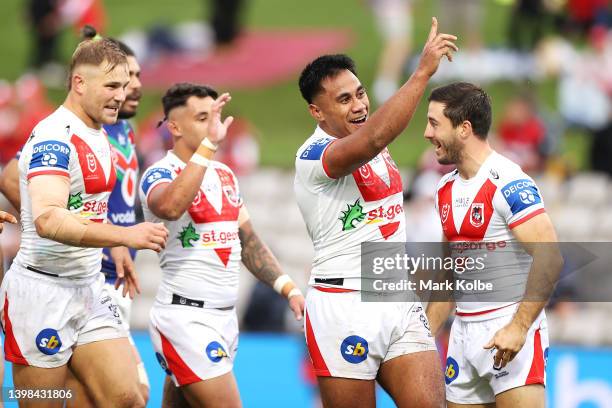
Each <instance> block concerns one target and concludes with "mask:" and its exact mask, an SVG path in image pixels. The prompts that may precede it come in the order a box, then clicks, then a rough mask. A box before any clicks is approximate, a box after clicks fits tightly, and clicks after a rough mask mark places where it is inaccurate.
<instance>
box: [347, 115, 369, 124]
mask: <svg viewBox="0 0 612 408" xmlns="http://www.w3.org/2000/svg"><path fill="white" fill-rule="evenodd" d="M366 120H368V114H367V112H366V113H365V114H363V115H360V116H357V117H356V118H354V119H349V123H350V124H351V125H353V126H354V127H357V128H360V127H361V126H363V125H364V124H365V123H366Z"/></svg>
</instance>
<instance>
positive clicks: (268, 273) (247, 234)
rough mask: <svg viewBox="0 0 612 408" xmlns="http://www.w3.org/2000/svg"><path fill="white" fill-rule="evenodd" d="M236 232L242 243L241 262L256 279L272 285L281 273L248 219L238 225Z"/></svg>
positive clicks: (274, 258) (277, 264)
mask: <svg viewBox="0 0 612 408" xmlns="http://www.w3.org/2000/svg"><path fill="white" fill-rule="evenodd" d="M238 234H239V237H240V243H241V244H242V263H243V264H244V266H246V267H247V269H248V270H249V271H250V272H251V273H252V274H253V275H254V276H255V277H256V278H257V279H259V280H260V281H262V282H265V283H267V284H268V285H270V286H272V285H273V284H274V281H275V280H276V278H278V277H279V276H281V275H282V274H283V272H282V271H281V267H280V265H279V263H278V261H277V260H276V257H275V256H274V255H273V254H272V251H270V248H268V246H267V245H266V244H264V243H263V241H262V240H261V239H259V236H257V234H256V233H255V231H254V230H253V225H252V224H251V222H250V221H246V222H244V223H243V224H242V225H241V226H240V229H239V231H238Z"/></svg>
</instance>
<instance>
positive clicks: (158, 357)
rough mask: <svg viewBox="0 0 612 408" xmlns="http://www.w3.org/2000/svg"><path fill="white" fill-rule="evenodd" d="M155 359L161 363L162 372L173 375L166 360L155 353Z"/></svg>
mask: <svg viewBox="0 0 612 408" xmlns="http://www.w3.org/2000/svg"><path fill="white" fill-rule="evenodd" d="M155 357H156V358H157V362H158V363H159V365H160V367H161V368H162V370H164V371H165V372H166V374H168V375H172V372H171V371H170V369H169V368H168V363H166V359H165V358H164V356H162V355H161V354H160V353H155Z"/></svg>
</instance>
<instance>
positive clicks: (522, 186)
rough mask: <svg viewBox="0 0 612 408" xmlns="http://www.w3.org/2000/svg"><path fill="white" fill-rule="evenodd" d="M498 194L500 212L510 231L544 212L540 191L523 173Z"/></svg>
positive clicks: (504, 186)
mask: <svg viewBox="0 0 612 408" xmlns="http://www.w3.org/2000/svg"><path fill="white" fill-rule="evenodd" d="M499 193H500V198H499V199H498V200H499V203H500V207H501V211H500V212H501V214H502V216H503V218H504V219H505V221H506V223H507V224H508V227H509V228H510V229H512V228H515V227H517V226H519V225H520V224H522V223H524V222H525V221H527V220H529V219H530V218H533V217H535V216H536V215H538V214H541V213H543V212H545V209H544V202H543V201H542V196H541V194H540V189H539V188H538V187H537V186H536V184H535V182H534V181H533V179H531V177H529V176H527V175H526V174H525V173H522V174H521V175H520V177H519V178H516V179H514V180H512V181H510V182H507V183H506V184H504V185H503V187H502V188H501V189H500V191H499Z"/></svg>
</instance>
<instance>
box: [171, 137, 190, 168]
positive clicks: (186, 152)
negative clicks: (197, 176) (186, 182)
mask: <svg viewBox="0 0 612 408" xmlns="http://www.w3.org/2000/svg"><path fill="white" fill-rule="evenodd" d="M172 152H173V153H174V155H175V156H176V157H178V158H179V159H181V161H182V162H184V163H188V162H189V159H191V156H193V154H194V153H195V152H194V151H192V150H191V149H190V148H189V147H187V146H185V145H184V144H183V143H180V142H175V143H174V147H173V148H172Z"/></svg>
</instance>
